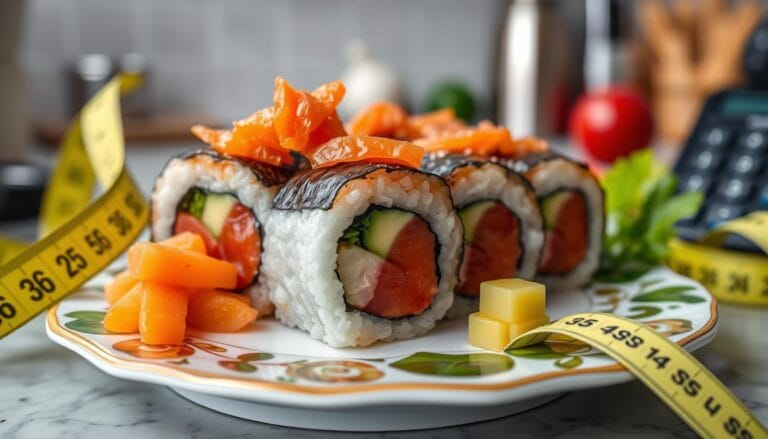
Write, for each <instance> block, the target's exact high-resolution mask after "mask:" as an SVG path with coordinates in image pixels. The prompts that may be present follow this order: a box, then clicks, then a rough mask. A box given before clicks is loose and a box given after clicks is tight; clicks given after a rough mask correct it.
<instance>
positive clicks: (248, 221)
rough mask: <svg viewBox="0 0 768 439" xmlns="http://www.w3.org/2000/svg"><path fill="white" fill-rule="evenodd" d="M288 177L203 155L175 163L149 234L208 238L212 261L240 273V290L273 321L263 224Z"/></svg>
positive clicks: (161, 182) (158, 186)
mask: <svg viewBox="0 0 768 439" xmlns="http://www.w3.org/2000/svg"><path fill="white" fill-rule="evenodd" d="M288 176H289V175H288V171H286V170H285V169H282V168H277V167H273V166H270V165H267V164H264V163H260V162H255V161H249V160H244V159H237V158H232V157H228V156H223V155H220V154H218V153H216V152H214V151H210V150H200V151H195V152H192V153H188V154H184V155H181V156H178V157H175V158H173V159H171V160H170V161H169V162H168V164H167V165H166V167H165V169H163V171H162V173H161V174H160V176H159V177H158V178H157V180H156V182H155V186H154V188H153V190H152V197H151V202H152V207H151V219H150V228H151V232H152V239H153V240H156V241H159V240H163V239H166V238H169V237H171V236H173V235H176V234H179V233H182V232H193V233H197V234H199V235H200V236H202V237H203V240H204V241H205V246H206V251H207V252H208V254H209V255H210V256H213V257H216V258H218V259H222V260H226V261H229V262H231V263H233V264H234V265H235V267H236V268H237V290H238V291H243V292H244V293H245V294H249V295H250V296H251V300H252V302H253V306H254V308H256V309H258V310H259V314H260V315H269V314H271V313H272V312H273V306H272V304H271V302H269V300H268V295H267V291H266V288H265V282H264V276H262V270H261V268H262V267H261V263H262V259H263V257H264V253H265V252H267V251H268V250H269V249H268V248H267V247H266V246H265V245H264V242H263V241H264V223H265V222H266V218H267V216H268V214H269V211H270V209H271V207H272V199H273V198H274V195H275V193H277V190H278V188H279V185H280V184H281V183H283V182H285V181H286V180H287V179H288Z"/></svg>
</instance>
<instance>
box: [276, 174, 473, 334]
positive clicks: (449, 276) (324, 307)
mask: <svg viewBox="0 0 768 439" xmlns="http://www.w3.org/2000/svg"><path fill="white" fill-rule="evenodd" d="M267 232H268V233H267V234H266V240H265V245H267V246H269V247H271V248H272V249H273V250H274V251H272V252H270V253H269V254H267V255H265V257H264V267H265V270H267V271H269V272H270V273H273V274H274V275H273V276H270V277H269V279H268V282H269V287H270V297H271V299H272V301H273V302H274V304H275V307H276V311H275V314H276V316H277V317H278V318H279V319H280V320H281V321H282V322H283V323H285V324H287V325H290V326H295V327H298V328H300V329H303V330H305V331H307V332H309V334H310V335H311V336H312V337H313V338H317V339H322V340H323V341H325V342H326V343H328V344H329V345H331V346H334V347H344V346H366V345H369V344H371V343H373V342H375V341H377V340H384V341H391V340H396V339H406V338H412V337H415V336H418V335H422V334H424V333H426V332H427V331H429V330H430V329H432V328H433V327H434V325H435V323H436V322H437V321H438V320H440V319H441V318H442V317H443V316H444V315H445V313H446V311H448V309H449V308H450V306H451V304H452V302H453V289H454V287H455V286H456V282H457V272H458V264H459V253H460V251H461V236H462V227H461V222H460V220H459V218H458V216H457V215H456V212H455V210H454V208H453V205H452V202H451V195H450V190H449V188H448V186H447V185H446V184H445V182H444V181H443V180H442V179H441V178H440V177H438V176H435V175H431V174H426V173H423V172H420V171H418V170H415V169H411V168H407V167H402V166H395V165H384V164H369V163H362V162H358V163H346V164H338V165H334V166H331V167H324V168H316V169H311V170H303V171H299V172H297V173H296V174H295V175H294V176H293V177H292V178H291V179H290V180H289V181H288V182H286V183H285V185H284V186H283V187H282V188H281V189H280V191H279V192H278V194H277V196H276V197H275V204H274V208H273V210H272V213H271V215H270V217H269V220H268V223H267Z"/></svg>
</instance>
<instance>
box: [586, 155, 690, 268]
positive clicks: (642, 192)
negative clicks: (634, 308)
mask: <svg viewBox="0 0 768 439" xmlns="http://www.w3.org/2000/svg"><path fill="white" fill-rule="evenodd" d="M602 184H603V189H604V190H605V207H606V228H605V241H604V244H603V252H602V260H601V263H600V270H599V271H598V273H597V275H596V277H597V278H598V279H600V280H604V281H609V282H623V281H627V280H632V279H636V278H638V277H640V276H642V275H643V274H645V273H646V272H648V270H650V269H651V268H653V267H655V266H656V265H658V264H659V261H660V260H661V259H663V258H664V257H665V256H666V254H667V242H668V241H669V239H670V238H672V237H673V236H674V234H675V229H674V224H675V223H676V222H677V221H679V220H681V219H684V218H686V217H689V216H691V215H693V214H695V213H696V212H697V211H698V209H699V207H700V206H701V203H702V201H703V196H702V194H701V193H698V192H688V193H684V194H679V195H675V188H676V187H677V178H676V177H675V176H674V174H672V173H670V172H669V170H668V169H667V168H666V167H665V166H664V165H663V164H662V163H660V162H658V161H657V160H656V159H655V158H654V156H653V152H652V151H651V150H650V149H646V150H642V151H639V152H636V153H634V154H632V155H631V156H629V157H628V158H626V159H621V160H618V161H617V162H616V163H615V164H614V166H613V167H612V168H611V169H610V170H609V171H608V172H607V173H606V174H605V176H604V177H603V181H602Z"/></svg>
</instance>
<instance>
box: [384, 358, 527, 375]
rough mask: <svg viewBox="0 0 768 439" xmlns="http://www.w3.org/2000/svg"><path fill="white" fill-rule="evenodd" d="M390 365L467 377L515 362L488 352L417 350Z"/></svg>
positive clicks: (502, 369) (498, 369) (490, 373)
mask: <svg viewBox="0 0 768 439" xmlns="http://www.w3.org/2000/svg"><path fill="white" fill-rule="evenodd" d="M390 366H392V367H394V368H396V369H400V370H404V371H407V372H413V373H418V374H421V375H440V376H448V377H469V376H481V375H493V374H497V373H501V372H505V371H507V370H510V369H512V368H513V367H514V366H515V362H514V361H513V360H512V359H511V358H509V357H508V356H506V355H498V354H490V353H468V354H457V355H453V354H439V353H434V352H417V353H415V354H413V355H411V356H409V357H406V358H403V359H402V360H398V361H395V362H394V363H392V364H390Z"/></svg>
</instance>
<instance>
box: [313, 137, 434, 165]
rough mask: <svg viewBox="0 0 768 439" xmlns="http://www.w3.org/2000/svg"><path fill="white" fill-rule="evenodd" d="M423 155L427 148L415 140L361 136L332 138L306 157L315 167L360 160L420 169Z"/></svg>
mask: <svg viewBox="0 0 768 439" xmlns="http://www.w3.org/2000/svg"><path fill="white" fill-rule="evenodd" d="M423 157H424V150H423V149H422V148H421V147H419V146H416V145H414V144H412V143H408V142H405V141H402V140H393V139H386V138H384V137H373V136H363V135H358V136H345V137H337V138H335V139H332V140H330V141H328V142H326V143H324V144H322V145H320V146H318V147H317V149H315V150H314V151H312V153H311V154H310V155H309V157H307V158H308V159H309V161H310V163H311V164H312V167H313V168H320V167H326V166H331V165H334V164H336V163H348V162H359V161H368V162H372V163H389V164H396V165H403V166H408V167H411V168H418V167H419V166H420V165H421V159H422V158H423Z"/></svg>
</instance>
